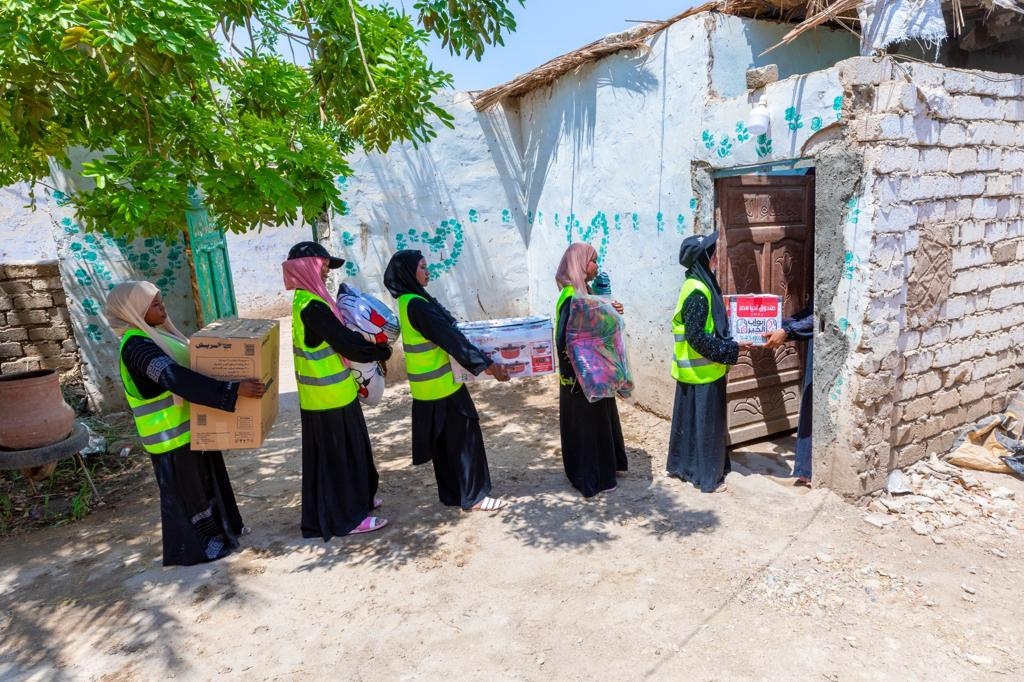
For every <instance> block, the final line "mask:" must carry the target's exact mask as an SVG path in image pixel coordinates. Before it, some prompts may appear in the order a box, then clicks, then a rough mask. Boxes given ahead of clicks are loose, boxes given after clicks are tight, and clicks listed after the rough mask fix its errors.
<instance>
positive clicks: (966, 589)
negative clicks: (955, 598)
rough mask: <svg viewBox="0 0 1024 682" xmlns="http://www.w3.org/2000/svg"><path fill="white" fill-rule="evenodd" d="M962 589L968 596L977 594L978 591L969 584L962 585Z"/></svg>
mask: <svg viewBox="0 0 1024 682" xmlns="http://www.w3.org/2000/svg"><path fill="white" fill-rule="evenodd" d="M960 589H961V590H963V591H964V592H966V593H967V594H975V593H976V592H977V590H976V589H974V588H973V587H971V586H970V585H967V584H962V585H960Z"/></svg>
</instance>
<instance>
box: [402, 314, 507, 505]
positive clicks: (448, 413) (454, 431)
mask: <svg viewBox="0 0 1024 682" xmlns="http://www.w3.org/2000/svg"><path fill="white" fill-rule="evenodd" d="M439 308H440V306H437V305H434V304H431V303H430V302H428V301H425V300H422V299H415V298H414V299H412V300H411V301H410V302H409V305H408V307H407V308H406V312H407V314H408V315H409V323H410V324H412V326H413V327H414V328H416V329H417V330H419V332H420V333H421V334H422V335H423V336H425V337H426V338H428V339H430V340H431V341H432V342H434V343H436V344H437V345H438V346H440V347H441V348H442V349H443V350H444V351H445V352H446V353H448V355H450V356H451V357H452V358H454V359H455V361H456V362H458V363H459V364H460V365H462V366H463V367H465V368H466V369H467V370H468V371H470V372H472V373H473V374H474V375H476V374H480V373H481V372H482V371H484V370H485V369H487V368H488V367H489V366H490V365H491V359H490V358H488V357H487V356H486V355H485V354H484V353H483V352H481V351H480V349H479V348H477V347H476V346H474V345H473V344H472V343H470V341H469V339H467V338H466V337H465V336H464V335H463V334H462V333H461V332H460V331H459V330H458V329H457V328H456V327H455V325H454V324H452V323H451V321H450V319H449V318H448V317H447V316H446V315H444V314H443V312H442V311H441V310H440V309H439ZM428 461H430V462H433V463H434V478H435V479H436V480H437V496H438V498H439V499H440V500H441V504H444V505H447V506H450V507H454V506H456V505H458V506H460V507H462V508H463V509H470V508H471V507H473V505H475V504H477V503H478V502H480V501H481V500H483V499H484V498H485V497H487V496H488V495H489V494H490V493H491V474H490V470H489V468H488V466H487V453H486V451H485V450H484V437H483V432H482V431H481V430H480V416H479V415H478V414H477V411H476V406H475V405H473V398H472V397H471V396H470V395H469V390H468V389H467V388H466V387H465V386H461V387H460V388H459V390H457V391H456V392H455V393H453V394H451V395H450V396H448V397H446V398H442V399H440V400H416V399H413V401H412V463H413V464H424V463H426V462H428Z"/></svg>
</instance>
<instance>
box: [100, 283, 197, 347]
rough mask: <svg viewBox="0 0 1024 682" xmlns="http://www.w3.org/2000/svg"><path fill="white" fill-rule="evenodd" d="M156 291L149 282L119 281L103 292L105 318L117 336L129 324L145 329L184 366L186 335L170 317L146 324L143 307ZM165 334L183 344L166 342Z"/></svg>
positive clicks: (147, 304) (186, 345)
mask: <svg viewBox="0 0 1024 682" xmlns="http://www.w3.org/2000/svg"><path fill="white" fill-rule="evenodd" d="M158 293H160V290H159V289H158V288H157V287H156V285H155V284H153V283H152V282H134V281H129V282H121V283H120V284H118V285H117V286H115V287H114V288H113V289H111V290H110V294H109V295H108V296H107V309H106V313H107V321H108V322H110V326H111V327H112V328H113V330H114V332H115V333H116V334H117V335H118V336H124V333H125V332H126V331H128V329H129V328H132V327H134V328H136V329H138V330H140V331H143V332H145V333H146V335H147V336H149V338H151V339H152V340H153V343H155V344H156V345H158V346H160V348H161V350H163V352H165V353H167V354H168V355H169V356H171V358H172V359H173V360H174V361H175V362H177V363H178V364H179V365H183V366H185V367H188V366H189V362H188V337H187V336H185V335H184V334H182V333H181V332H180V331H178V328H177V327H175V326H174V323H173V322H171V318H170V317H168V318H167V319H166V320H164V323H163V324H161V325H160V326H159V327H152V326H150V325H148V324H146V311H147V310H149V306H150V304H152V303H153V299H154V298H156V295H157V294H158ZM168 337H169V338H172V339H175V340H177V341H179V342H181V343H182V344H184V346H185V347H184V349H182V348H181V347H180V346H178V345H177V344H170V343H168V342H167V338H168ZM182 351H184V353H183V352H182Z"/></svg>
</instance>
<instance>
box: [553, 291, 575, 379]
mask: <svg viewBox="0 0 1024 682" xmlns="http://www.w3.org/2000/svg"><path fill="white" fill-rule="evenodd" d="M575 295H576V289H575V288H574V287H572V286H564V287H562V291H561V292H559V294H558V302H557V303H555V334H556V335H557V334H558V317H559V313H560V312H561V310H562V304H563V303H565V302H566V300H567V299H570V298H572V297H573V296H575ZM566 350H568V349H566ZM558 383H560V384H561V385H563V386H572V384H573V380H572V379H566V378H565V377H563V376H562V372H561V371H559V372H558Z"/></svg>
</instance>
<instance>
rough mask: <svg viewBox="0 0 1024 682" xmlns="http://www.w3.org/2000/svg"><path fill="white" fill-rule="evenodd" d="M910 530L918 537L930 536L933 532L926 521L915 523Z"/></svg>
mask: <svg viewBox="0 0 1024 682" xmlns="http://www.w3.org/2000/svg"><path fill="white" fill-rule="evenodd" d="M910 530H912V531H914V532H915V533H917V534H918V535H929V534H931V532H932V527H931V526H929V525H928V524H927V523H925V522H924V521H914V523H912V524H910Z"/></svg>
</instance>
